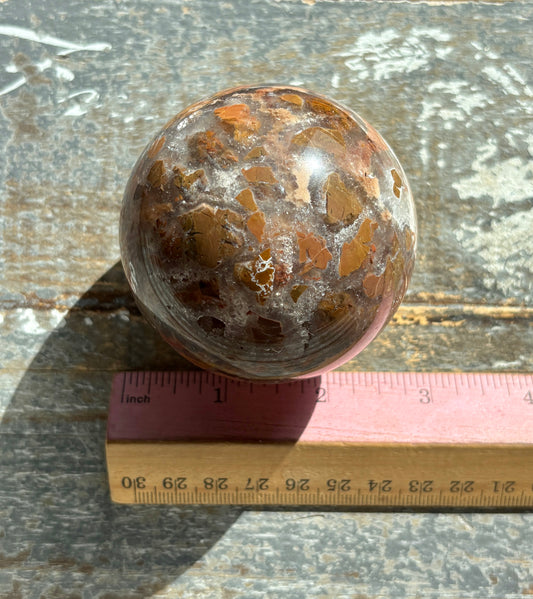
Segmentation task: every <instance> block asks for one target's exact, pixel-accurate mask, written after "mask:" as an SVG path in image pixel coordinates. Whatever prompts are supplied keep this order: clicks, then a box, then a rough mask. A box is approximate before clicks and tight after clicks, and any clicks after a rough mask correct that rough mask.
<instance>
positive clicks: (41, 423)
mask: <svg viewBox="0 0 533 599" xmlns="http://www.w3.org/2000/svg"><path fill="white" fill-rule="evenodd" d="M154 368H157V369H160V370H161V369H188V370H190V369H193V368H194V367H193V366H191V365H190V364H189V363H187V362H185V360H183V359H181V358H180V357H179V356H177V355H176V353H175V352H174V351H173V350H171V349H170V348H169V347H167V346H166V344H165V343H164V342H163V341H161V340H160V339H159V337H158V335H157V333H156V332H154V331H153V330H152V329H151V328H150V327H149V326H148V325H147V324H145V322H144V320H143V319H142V318H141V316H140V314H139V313H138V311H137V309H136V307H135V305H134V302H133V299H132V297H131V295H130V293H129V289H128V286H127V283H126V280H125V277H124V274H123V271H122V267H121V265H120V263H118V264H116V265H115V266H114V267H113V268H111V269H110V270H109V271H108V272H107V273H105V275H104V276H102V277H101V278H100V279H99V280H98V281H97V282H96V283H95V284H94V285H93V286H92V287H91V289H89V290H88V291H87V292H86V293H85V294H84V295H83V297H81V298H80V300H79V301H78V302H77V303H76V305H75V306H73V308H72V309H71V310H70V311H69V312H68V314H67V316H66V317H65V319H64V321H63V322H62V323H61V324H60V325H59V326H58V327H57V328H56V329H55V330H54V331H52V332H51V334H50V335H49V336H48V338H47V339H46V341H45V342H44V344H43V345H42V347H41V348H40V350H39V352H38V354H37V355H36V356H35V358H34V359H33V361H32V363H31V365H30V366H29V368H28V369H27V371H26V372H25V374H24V376H23V378H22V379H21V381H20V383H19V384H18V386H17V389H16V391H15V393H14V395H13V397H12V400H11V403H10V405H9V406H8V408H7V409H6V412H5V414H4V417H3V419H2V421H1V423H0V433H1V434H0V456H1V458H2V479H3V482H2V491H3V493H4V495H5V496H6V498H7V500H8V502H9V503H8V505H9V507H8V508H7V513H4V515H5V521H4V522H3V523H2V526H1V527H0V532H1V533H2V534H1V536H3V539H2V544H3V549H2V551H1V552H0V568H2V567H9V568H10V571H11V572H12V573H13V576H12V580H11V582H12V584H13V590H12V593H15V595H16V596H19V595H20V596H30V594H31V595H32V596H33V593H37V589H38V590H40V591H41V592H43V593H45V594H46V596H47V597H48V596H49V595H50V596H51V597H52V596H53V597H55V596H58V597H59V596H61V597H63V596H64V597H66V596H68V597H72V598H73V597H81V596H91V597H103V596H105V597H107V598H111V597H121V598H126V597H127V598H128V599H133V598H141V597H142V598H144V597H148V596H150V595H151V594H152V593H154V592H155V591H157V590H160V589H161V588H164V587H165V586H166V585H167V584H169V583H170V582H171V581H172V580H174V579H175V578H176V577H178V576H179V575H180V574H181V573H183V572H184V571H185V570H187V569H188V568H190V567H191V566H192V565H193V564H194V563H195V562H196V561H197V560H198V559H200V558H201V557H202V556H203V555H204V554H205V553H206V552H207V551H208V550H209V549H210V548H211V547H212V546H213V545H214V544H215V543H216V542H217V540H218V539H219V538H220V537H221V536H222V535H224V533H225V532H226V531H227V530H228V528H230V527H231V525H232V524H233V523H234V522H235V521H236V520H237V519H238V517H239V515H240V513H241V512H242V508H239V507H232V506H220V507H201V506H184V507H176V506H153V505H150V506H146V505H115V504H113V503H112V502H111V500H110V496H109V492H108V484H107V475H106V469H105V445H104V441H105V431H106V419H107V409H108V402H109V395H110V391H111V380H112V377H113V373H114V372H115V371H116V370H127V369H143V370H147V369H154ZM43 563H45V564H48V567H47V568H46V569H43V567H42V564H43ZM32 566H35V568H34V567H32ZM37 566H38V567H37ZM17 593H18V594H17ZM15 595H14V596H15ZM43 596H44V595H43Z"/></svg>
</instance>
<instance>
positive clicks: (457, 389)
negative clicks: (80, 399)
mask: <svg viewBox="0 0 533 599" xmlns="http://www.w3.org/2000/svg"><path fill="white" fill-rule="evenodd" d="M135 440H138V441H148V440H152V441H177V442H179V441H260V442H277V441H300V442H307V441H309V442H332V443H338V442H346V443H367V442H368V443H399V444H402V443H421V444H424V443H431V444H440V443H443V444H458V445H460V444H472V443H476V444H491V445H494V444H513V445H520V444H533V376H532V375H531V374H494V373H476V374H463V373H462V374H457V373H424V374H422V373H387V372H340V371H335V372H331V373H328V374H326V375H324V376H322V377H316V378H311V379H307V380H303V381H297V382H293V383H285V384H278V385H275V384H258V383H248V382H238V381H232V380H229V379H226V378H223V377H219V376H217V375H213V374H211V373H208V372H204V371H187V372H124V373H119V374H117V375H116V376H115V378H114V381H113V389H112V395H111V402H110V409H109V420H108V441H111V442H113V441H135Z"/></svg>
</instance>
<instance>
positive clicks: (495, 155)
mask: <svg viewBox="0 0 533 599" xmlns="http://www.w3.org/2000/svg"><path fill="white" fill-rule="evenodd" d="M532 17H533V5H532V4H531V2H528V1H524V2H494V3H490V2H489V3H470V2H447V3H445V4H440V3H435V4H433V3H396V2H382V3H372V2H355V1H350V0H346V1H344V2H326V1H324V2H320V1H318V2H313V1H312V0H310V1H309V0H307V1H302V2H300V1H298V0H279V1H274V0H272V1H267V0H256V1H253V2H249V1H248V0H227V1H225V2H220V3H218V2H210V1H208V0H189V1H179V0H175V1H172V2H165V3H159V2H151V1H150V0H136V1H133V0H131V1H128V0H124V1H121V2H118V1H117V2H115V1H111V0H96V1H95V2H80V1H78V0H75V1H68V2H67V1H66V0H54V1H52V0H44V1H42V2H39V3H32V4H31V5H30V3H27V2H16V1H15V0H7V1H4V2H1V3H0V66H1V69H0V156H1V159H0V174H1V177H0V202H1V204H0V210H1V237H0V269H1V271H0V272H1V275H0V308H1V317H0V320H1V326H2V344H1V346H0V365H1V368H2V370H1V373H0V374H1V378H0V413H1V415H2V420H1V422H0V460H1V465H0V468H1V470H0V476H1V481H0V597H2V599H3V598H4V597H5V598H6V599H7V598H11V599H18V598H20V597H23V598H31V599H33V598H40V599H52V598H54V599H55V598H59V597H61V598H63V597H68V598H70V599H79V598H82V599H86V598H92V597H97V598H99V599H138V598H144V597H154V598H163V597H185V598H189V597H191V598H192V597H202V598H203V597H205V598H211V597H212V598H219V597H220V598H223V599H226V598H228V599H229V598H234V597H243V598H246V599H248V598H250V599H255V598H258V597H286V598H288V599H300V598H302V599H304V598H306V599H307V598H309V597H320V598H325V597H328V598H329V597H331V598H336V599H345V598H346V599H347V598H360V599H362V598H363V597H364V598H372V599H374V598H375V599H377V598H385V597H387V598H400V597H409V598H415V597H431V598H433V597H435V598H437V597H439V598H442V597H446V598H448V597H450V598H452V597H453V598H456V597H457V598H459V597H461V598H465V597H466V598H470V597H476V598H477V597H479V598H481V597H483V598H486V597H510V598H515V599H518V598H521V599H523V598H524V597H525V596H529V595H533V558H532V557H531V556H532V555H533V515H532V514H529V513H516V514H496V513H489V514H476V513H471V514H456V513H358V512H351V511H344V510H331V509H330V510H323V509H322V510H321V509H311V508H305V509H300V510H294V509H279V508H278V509H276V508H269V509H263V510H262V509H255V508H254V509H242V508H239V507H225V508H209V507H186V508H168V507H156V506H119V505H113V504H111V503H110V500H109V494H108V490H107V481H106V474H105V466H104V437H105V425H106V410H107V401H108V396H109V391H110V385H111V379H112V374H113V372H115V371H117V370H126V369H165V368H173V369H176V368H181V367H187V365H186V364H185V363H184V362H183V361H181V360H179V359H178V358H176V356H175V354H173V353H172V351H170V350H169V349H167V348H166V346H165V345H164V343H163V342H162V341H160V339H159V338H158V337H157V335H155V334H154V333H153V332H152V331H151V330H150V328H149V327H148V326H147V325H146V324H145V323H144V321H143V320H142V318H141V317H140V315H139V313H138V312H137V310H136V309H135V307H134V305H133V302H132V299H131V297H130V295H129V293H128V289H127V286H126V283H125V280H124V276H123V273H122V270H121V268H120V266H119V265H118V259H119V255H118V243H117V229H118V227H117V224H118V214H119V209H120V201H121V195H122V190H123V187H124V184H125V181H126V179H127V176H128V173H129V170H130V169H131V167H132V165H133V162H134V161H135V159H136V157H137V155H138V154H139V152H140V151H141V149H142V148H143V146H144V145H145V143H146V142H147V140H148V139H149V138H150V137H151V136H152V134H153V133H154V132H155V131H156V130H157V129H158V128H159V127H160V126H161V125H162V124H164V123H165V122H166V121H167V120H168V118H169V117H170V116H172V115H173V114H175V113H176V112H178V111H179V110H180V109H181V108H183V107H184V106H186V105H188V104H189V103H191V102H192V101H194V100H196V99H198V98H200V97H203V96H206V95H209V94H210V93H212V92H215V91H217V90H219V89H222V88H225V87H229V86H233V85H236V84H241V83H256V82H269V81H271V82H280V83H289V84H296V85H303V86H305V87H308V88H311V89H313V90H315V91H317V92H320V93H324V94H326V95H330V96H332V97H333V98H335V99H337V100H338V101H340V102H342V103H345V104H347V105H349V106H351V107H352V108H353V109H354V110H356V111H357V112H359V113H360V114H361V115H362V116H363V117H364V118H366V119H367V120H369V121H370V122H371V123H372V124H373V125H374V126H375V127H376V128H377V129H378V130H379V131H380V132H381V133H382V134H383V135H384V137H385V138H386V139H387V140H388V141H389V143H390V144H391V145H392V147H393V148H394V149H395V151H396V153H397V155H398V156H399V158H400V161H401V162H402V164H403V166H404V169H405V171H406V172H407V174H408V176H409V179H410V183H411V186H412V189H413V193H414V195H415V198H416V202H417V209H418V216H419V225H420V236H419V254H418V262H417V266H416V270H415V274H414V277H413V280H412V284H411V287H410V290H409V292H408V296H407V298H406V302H405V303H404V305H403V306H402V308H401V309H400V310H399V312H398V313H397V316H396V317H395V319H394V321H393V322H392V323H391V325H390V326H389V327H388V328H387V330H386V331H385V332H384V333H383V334H382V335H381V336H380V337H379V338H378V339H377V340H376V341H375V342H374V343H373V344H372V345H371V346H370V347H369V348H368V349H367V350H365V352H363V353H362V354H361V355H360V356H359V357H358V358H357V359H356V360H354V361H353V362H352V363H350V364H347V365H346V366H345V368H346V369H355V370H411V371H413V370H419V371H431V370H443V371H461V370H467V371H492V372H500V371H506V372H519V371H531V370H533V368H532V349H533V333H532V328H531V310H532V307H531V306H532V296H533V285H532V280H533V278H532V270H533V266H532V264H533V236H532V235H531V231H532V228H533V202H532V197H533V163H532V155H533V137H532V127H531V124H532V114H531V113H532V105H533V98H532V95H533V91H532V90H533V81H532V79H533V77H532V63H531V56H532V55H533V47H532V46H533V42H532V37H531V33H530V32H531V27H532ZM532 470H533V466H532ZM532 478H533V474H532ZM532 482H533V481H532Z"/></svg>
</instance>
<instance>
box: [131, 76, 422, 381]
mask: <svg viewBox="0 0 533 599" xmlns="http://www.w3.org/2000/svg"><path fill="white" fill-rule="evenodd" d="M120 242H121V252H122V261H123V264H124V269H125V272H126V276H127V278H128V281H129V283H130V285H131V288H132V290H133V293H134V295H135V298H136V300H137V302H138V304H139V307H140V309H141V310H142V312H143V313H144V315H145V316H146V318H147V319H148V320H149V321H150V322H151V323H152V324H153V325H154V326H155V327H156V329H157V330H158V331H159V332H160V333H161V335H162V336H163V337H164V339H166V341H168V343H169V344H170V345H172V346H173V347H174V348H175V349H176V350H177V351H178V352H180V353H181V354H183V355H184V356H185V357H187V358H189V359H190V360H191V361H192V362H194V363H196V364H198V365H200V366H202V367H205V368H209V369H211V370H214V371H216V372H219V373H222V374H225V375H228V376H232V377H239V378H245V379H251V380H260V381H282V380H290V379H297V378H305V377H309V376H312V375H316V374H319V373H321V372H325V371H327V370H331V369H333V368H335V367H338V366H339V365H341V364H342V363H343V362H345V361H347V360H349V359H350V358H352V357H353V356H355V355H356V354H357V353H359V352H360V351H361V350H362V349H363V348H364V347H366V346H367V345H368V344H369V343H370V342H371V341H372V339H374V337H375V336H376V335H377V334H378V333H379V331H380V330H381V329H382V328H383V327H384V326H385V324H386V323H387V321H388V320H389V319H390V317H391V316H392V314H393V313H394V312H395V310H396V309H397V308H398V305H399V303H400V301H401V300H402V297H403V295H404V293H405V290H406V287H407V284H408V281H409V278H410V275H411V271H412V269H413V263H414V254H415V245H416V217H415V209H414V205H413V201H412V197H411V192H410V189H409V185H408V183H407V179H406V177H405V174H404V172H403V169H402V167H401V165H400V163H399V162H398V159H397V158H396V156H395V155H394V154H393V152H392V150H391V149H390V148H389V146H388V145H387V144H386V142H385V141H384V140H383V138H382V137H381V136H380V135H379V134H378V133H377V132H376V131H375V129H373V128H372V127H371V126H370V125H369V124H368V123H366V122H365V121H364V120H363V119H361V118H360V117H359V116H358V115H356V114H355V113H354V112H352V111H351V110H349V109H347V108H344V107H343V106H341V105H339V104H337V103H336V102H334V101H332V100H329V99H327V98H325V97H323V96H319V95H316V94H314V93H311V92H309V91H306V90H304V89H300V88H296V87H286V86H265V87H240V88H235V89H230V90H227V91H223V92H221V93H218V94H216V95H215V96H212V97H211V98H209V99H207V100H204V101H201V102H198V103H197V104H193V105H192V106H190V107H189V108H187V109H186V110H184V111H183V112H181V113H180V114H178V115H177V116H176V117H175V118H173V119H172V120H171V121H170V122H169V123H168V124H167V125H165V126H164V128H163V129H162V130H161V131H160V132H159V133H158V134H157V136H156V137H155V139H154V140H153V141H152V142H151V143H150V144H149V145H148V146H147V148H146V149H145V150H144V152H143V153H142V155H141V156H140V158H139V160H138V162H137V164H136V166H135V168H134V169H133V172H132V174H131V177H130V180H129V182H128V185H127V188H126V192H125V196H124V202H123V206H122V214H121V225H120Z"/></svg>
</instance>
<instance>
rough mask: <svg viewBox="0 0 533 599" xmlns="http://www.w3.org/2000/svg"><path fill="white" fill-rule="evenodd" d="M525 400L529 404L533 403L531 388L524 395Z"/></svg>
mask: <svg viewBox="0 0 533 599" xmlns="http://www.w3.org/2000/svg"><path fill="white" fill-rule="evenodd" d="M524 401H525V402H526V403H528V404H529V405H533V394H532V393H531V389H530V390H529V391H528V392H527V393H526V394H525V395H524Z"/></svg>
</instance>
